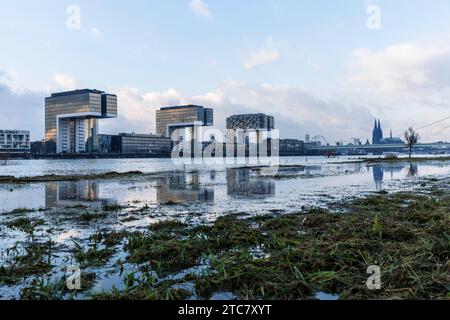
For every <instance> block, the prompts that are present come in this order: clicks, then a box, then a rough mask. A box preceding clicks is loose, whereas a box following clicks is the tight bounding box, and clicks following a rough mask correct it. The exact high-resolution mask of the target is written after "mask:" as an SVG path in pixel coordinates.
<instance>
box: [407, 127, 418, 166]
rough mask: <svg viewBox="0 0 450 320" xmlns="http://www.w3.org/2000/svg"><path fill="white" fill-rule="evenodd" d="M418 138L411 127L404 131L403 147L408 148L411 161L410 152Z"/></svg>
mask: <svg viewBox="0 0 450 320" xmlns="http://www.w3.org/2000/svg"><path fill="white" fill-rule="evenodd" d="M419 139H420V136H419V134H418V133H417V132H416V131H414V129H413V127H411V128H409V129H408V130H406V131H405V145H406V146H407V147H408V148H409V158H410V159H411V156H412V150H413V148H414V146H415V145H416V144H417V143H418V142H419Z"/></svg>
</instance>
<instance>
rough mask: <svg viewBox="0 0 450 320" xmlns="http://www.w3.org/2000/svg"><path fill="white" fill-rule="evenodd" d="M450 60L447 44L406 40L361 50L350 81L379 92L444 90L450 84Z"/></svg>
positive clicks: (353, 60) (355, 52) (358, 52)
mask: <svg viewBox="0 0 450 320" xmlns="http://www.w3.org/2000/svg"><path fill="white" fill-rule="evenodd" d="M449 63H450V46H447V45H443V46H432V45H427V46H419V45H417V44H413V43H402V44H396V45H392V46H389V47H386V48H384V49H383V50H379V51H373V50H369V49H358V50H355V51H354V52H353V54H352V62H351V64H350V76H349V78H348V81H349V83H350V84H351V85H357V86H358V87H359V88H362V89H368V90H373V91H377V92H379V93H394V94H398V93H404V92H409V93H414V92H416V90H423V89H427V90H428V89H442V87H443V86H448V85H449V80H450V75H449V74H448V71H450V65H449ZM442 68H444V69H442Z"/></svg>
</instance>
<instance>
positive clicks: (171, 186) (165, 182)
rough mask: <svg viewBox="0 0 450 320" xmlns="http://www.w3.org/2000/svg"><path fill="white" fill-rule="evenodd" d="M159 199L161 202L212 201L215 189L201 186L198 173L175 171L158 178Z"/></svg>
mask: <svg viewBox="0 0 450 320" xmlns="http://www.w3.org/2000/svg"><path fill="white" fill-rule="evenodd" d="M157 201H158V203H159V204H166V203H187V202H211V201H214V190H213V189H208V188H200V182H199V175H198V173H192V174H186V173H184V172H180V173H174V174H170V175H168V176H166V177H163V178H160V179H158V184H157Z"/></svg>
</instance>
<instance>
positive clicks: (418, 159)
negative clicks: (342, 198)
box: [361, 156, 450, 164]
mask: <svg viewBox="0 0 450 320" xmlns="http://www.w3.org/2000/svg"><path fill="white" fill-rule="evenodd" d="M361 160H362V161H363V162H364V163H370V164H371V163H380V162H382V163H397V162H428V161H450V157H449V156H442V157H412V158H398V157H386V158H381V157H380V158H361Z"/></svg>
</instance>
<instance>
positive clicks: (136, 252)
mask: <svg viewBox="0 0 450 320" xmlns="http://www.w3.org/2000/svg"><path fill="white" fill-rule="evenodd" d="M111 173H114V174H111ZM0 177H2V178H0V204H1V205H0V212H1V213H0V248H1V249H0V250H1V255H0V297H1V298H2V299H235V298H244V299H245V298H256V299H260V298H271V299H272V298H273V299H338V298H341V299H346V298H348V299H351V298H361V297H362V298H394V297H400V298H411V297H413V298H417V297H418V298H435V297H445V296H446V295H448V293H449V292H450V288H449V281H448V280H449V278H448V277H449V272H448V271H449V267H450V264H449V259H448V257H449V255H448V254H449V247H450V240H449V209H450V205H449V203H450V200H449V199H450V189H449V181H450V161H440V160H428V161H420V162H414V161H413V162H408V161H392V162H384V161H380V162H376V161H373V162H372V161H371V162H370V163H369V162H365V161H359V160H358V159H355V158H351V157H342V158H334V159H325V158H310V159H307V158H300V157H299V158H285V159H282V160H281V162H280V166H278V167H277V168H267V167H257V166H254V167H252V166H246V165H244V166H239V165H231V166H227V165H224V166H182V167H180V166H177V165H175V164H173V163H172V162H171V160H170V159H166V160H164V159H155V160H154V159H145V160H137V159H136V160H135V159H133V160H76V161H75V160H66V161H15V162H11V163H9V164H7V165H4V166H0ZM33 177H35V178H36V179H34V178H33ZM37 177H39V178H37ZM62 177H69V178H62ZM24 178H25V180H24ZM405 259H406V260H405ZM407 259H410V260H407ZM425 261H426V263H425ZM415 263H420V266H417V268H414V264H415ZM371 264H376V265H381V267H382V270H384V272H385V273H384V274H383V284H384V283H386V285H385V287H384V288H383V289H382V290H381V291H370V290H368V289H367V287H366V286H365V279H366V278H367V277H368V275H367V274H366V267H367V266H369V265H371ZM74 267H75V268H79V269H80V272H81V288H78V290H70V289H69V288H68V287H67V279H68V277H70V276H71V272H70V271H69V270H73V268H74ZM407 270H409V271H407ZM409 273H410V274H411V276H407V274H409Z"/></svg>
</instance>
